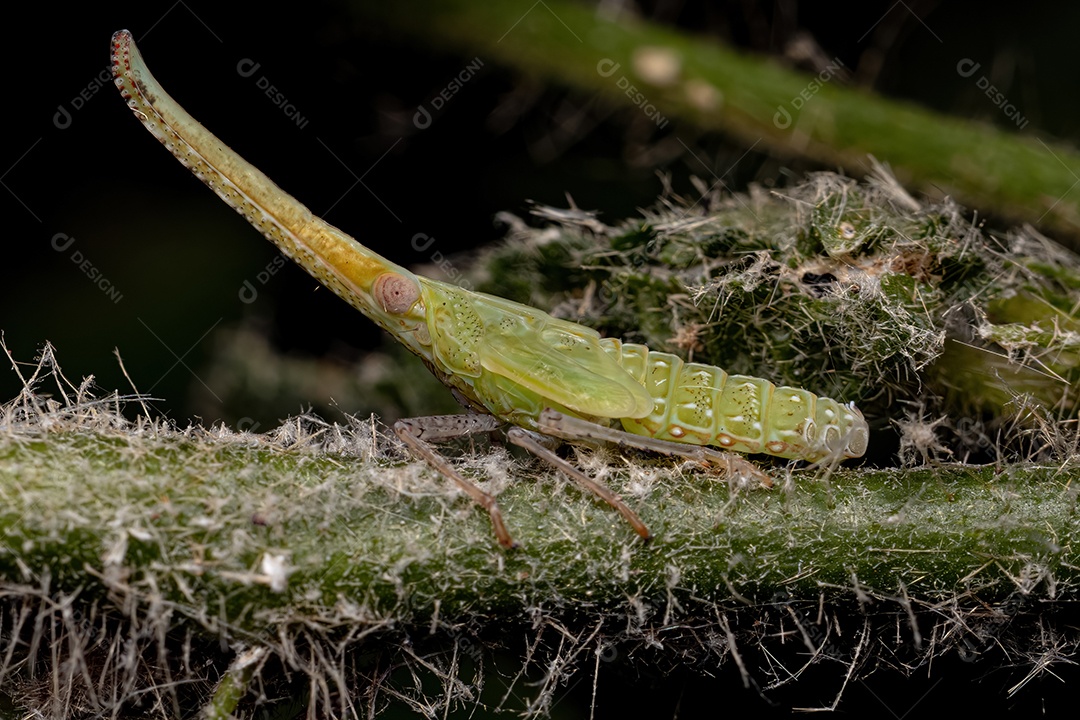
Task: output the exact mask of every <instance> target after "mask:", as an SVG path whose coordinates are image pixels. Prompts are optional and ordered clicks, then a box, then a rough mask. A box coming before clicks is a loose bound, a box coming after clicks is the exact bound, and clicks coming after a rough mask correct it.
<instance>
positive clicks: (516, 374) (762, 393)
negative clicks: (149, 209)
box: [112, 30, 868, 547]
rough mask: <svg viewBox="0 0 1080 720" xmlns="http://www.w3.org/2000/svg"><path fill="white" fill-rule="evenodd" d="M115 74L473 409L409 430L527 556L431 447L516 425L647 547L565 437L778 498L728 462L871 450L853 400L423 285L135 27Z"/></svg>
mask: <svg viewBox="0 0 1080 720" xmlns="http://www.w3.org/2000/svg"><path fill="white" fill-rule="evenodd" d="M112 62H113V73H114V75H115V81H116V85H117V87H118V88H119V89H120V92H121V94H122V95H123V96H124V98H125V99H126V100H127V103H128V105H129V107H131V109H132V110H133V111H134V112H135V115H136V116H137V117H138V118H139V120H140V121H142V123H143V125H145V126H146V128H147V129H148V130H149V131H150V132H151V133H152V134H153V135H154V137H156V138H157V139H158V140H160V141H161V142H162V143H163V144H164V145H165V147H166V148H168V149H169V151H170V152H172V154H173V155H175V156H176V158H177V159H178V160H179V161H180V162H181V163H182V164H183V165H184V166H185V167H187V168H188V169H189V170H191V171H192V172H193V173H195V175H196V176H197V177H198V178H199V179H201V180H202V181H203V182H204V183H206V184H207V185H208V186H209V187H210V188H211V189H212V190H213V191H214V192H216V193H217V194H218V196H220V197H221V199H222V200H224V201H225V202H227V203H228V204H229V205H231V206H232V207H233V208H234V209H235V210H237V211H238V212H239V213H240V214H241V215H243V216H244V217H245V218H247V220H248V221H249V222H250V223H251V224H252V225H254V226H255V227H256V228H258V229H259V230H260V231H261V232H262V233H263V234H264V235H265V236H266V237H267V238H269V239H270V241H271V242H273V243H274V244H275V245H277V247H278V248H279V249H280V250H281V252H282V253H284V254H285V255H286V256H287V257H289V258H291V259H292V260H293V261H294V262H296V263H297V264H299V265H300V266H301V267H303V268H304V269H305V270H307V271H308V272H309V273H310V274H311V275H312V276H314V277H315V279H317V280H318V281H319V282H321V283H322V284H323V285H325V286H326V287H327V288H329V289H330V290H332V291H333V292H334V293H336V294H337V295H339V296H340V297H341V298H343V299H344V300H345V301H346V302H348V303H349V304H350V305H352V306H353V307H355V308H356V309H357V310H359V311H360V312H362V313H363V314H364V315H366V316H367V317H369V318H371V319H372V320H373V321H374V322H376V323H377V324H378V325H380V326H381V327H382V328H383V329H384V330H386V331H387V332H389V333H390V334H392V335H393V336H394V337H395V338H396V339H397V340H398V341H399V342H401V343H402V344H404V345H405V346H406V347H407V348H408V349H409V350H411V351H412V352H413V353H415V354H416V355H418V356H419V357H420V358H421V359H422V360H423V361H424V363H425V364H426V365H427V366H428V368H429V369H430V370H431V371H432V372H433V373H434V374H435V375H436V377H438V378H439V379H440V380H441V381H442V382H443V383H445V384H446V385H447V387H449V388H450V390H451V392H452V393H453V394H454V397H456V398H457V400H458V401H459V402H461V403H462V405H464V406H465V407H466V408H468V409H469V410H470V411H472V412H470V413H469V414H463V415H446V416H439V417H425V418H414V419H410V420H401V421H399V422H397V423H396V424H395V426H394V430H395V432H396V433H397V435H398V436H399V437H400V438H401V439H402V440H403V441H404V442H405V443H407V444H408V445H409V446H410V447H411V448H412V449H413V450H414V451H415V452H416V453H417V454H418V455H420V456H421V457H423V458H424V459H426V460H427V461H428V462H429V463H430V464H431V465H432V466H433V467H435V468H436V469H437V470H439V471H440V472H441V473H442V474H443V475H445V476H446V477H448V478H449V479H451V480H453V481H454V482H455V483H456V484H457V485H458V486H459V487H460V488H461V489H462V490H464V491H465V492H466V493H468V494H469V495H470V496H471V497H472V499H473V500H475V501H476V502H477V503H478V504H480V505H481V506H482V507H484V508H485V509H486V510H487V511H488V513H489V515H490V516H491V522H492V524H493V525H494V528H495V534H496V537H497V538H498V541H499V543H500V544H502V545H503V546H505V547H512V546H514V544H515V543H514V541H513V539H512V538H511V535H510V533H509V531H508V530H507V529H506V525H505V523H504V522H503V519H502V513H501V512H500V511H499V506H498V504H497V503H496V501H495V498H494V497H492V496H491V495H489V494H488V493H486V492H484V491H482V490H481V489H480V488H478V487H476V486H475V485H474V484H473V483H471V482H470V481H469V480H467V479H465V478H464V477H462V476H461V475H460V474H459V473H458V472H457V471H456V470H455V469H454V468H453V467H452V466H451V465H450V464H449V463H448V462H447V461H446V459H445V458H443V457H442V456H441V455H439V454H438V452H436V450H435V449H434V448H433V447H432V444H431V443H433V442H439V441H442V440H447V439H451V438H456V437H462V436H465V435H469V434H472V433H479V432H488V431H492V430H495V429H498V428H499V427H501V426H505V425H507V424H509V425H511V426H512V427H511V428H510V429H509V430H508V431H507V437H508V439H509V440H510V441H511V442H513V443H514V444H516V445H519V446H521V447H524V448H526V449H527V450H529V451H530V452H532V453H534V454H535V455H537V456H538V457H540V458H542V459H544V460H545V461H547V462H549V463H551V464H552V465H554V466H555V467H557V468H559V469H560V470H562V471H563V472H564V473H566V474H567V475H568V476H570V477H571V478H572V479H573V480H575V481H576V482H578V483H579V484H580V485H582V486H583V487H584V488H586V489H588V490H589V491H590V492H593V493H595V494H596V495H597V496H599V497H600V498H602V499H603V500H605V501H606V502H608V503H609V504H611V505H612V507H614V508H615V509H616V510H618V511H619V512H620V513H621V514H622V515H623V516H624V517H625V518H626V519H627V521H629V523H630V524H631V525H632V526H633V528H634V530H635V531H636V532H637V533H638V534H639V535H641V536H642V537H643V538H649V537H650V533H649V530H648V528H647V527H646V526H645V524H644V523H643V522H642V521H641V520H640V519H639V518H638V516H637V514H635V513H634V511H633V510H631V509H630V508H629V507H628V506H627V505H626V504H625V503H623V501H622V500H621V499H620V498H619V497H618V496H617V495H615V494H614V493H613V492H611V491H610V490H608V489H607V488H605V487H604V486H603V485H600V484H599V483H597V482H595V481H594V480H592V479H590V478H589V477H587V476H586V475H584V474H583V473H582V472H581V471H579V470H577V469H576V468H574V467H573V466H572V465H570V464H569V463H567V462H566V461H565V460H563V459H562V458H560V457H559V456H558V455H556V454H555V453H554V452H552V450H551V449H550V447H549V445H550V444H551V443H550V442H549V439H550V438H551V437H556V438H561V439H564V440H569V441H578V442H580V441H590V440H592V441H607V442H615V443H621V444H624V445H629V446H633V447H638V448H643V449H646V450H653V451H658V452H661V453H666V454H669V455H678V456H682V457H688V458H692V459H695V460H699V461H701V462H703V463H709V464H712V465H716V466H719V467H721V468H723V469H724V470H725V471H726V472H728V473H729V474H731V475H733V476H740V477H742V478H744V479H749V480H755V481H757V482H760V483H762V484H766V485H768V484H771V483H770V481H769V479H768V476H767V475H765V473H764V472H762V471H761V470H760V469H758V468H757V467H756V466H755V465H753V464H752V463H751V462H750V461H748V460H746V459H744V458H742V457H741V456H738V455H734V454H732V453H730V452H726V451H728V450H735V451H738V452H742V453H769V454H772V455H777V456H779V457H784V458H792V459H802V460H808V461H819V460H824V459H833V460H842V459H845V458H855V457H860V456H861V455H862V454H863V453H864V452H865V451H866V446H867V441H868V428H867V424H866V420H865V419H863V416H862V414H861V413H860V412H859V410H858V409H857V408H856V407H855V405H854V404H853V403H848V404H842V403H838V402H836V401H835V400H831V399H829V398H825V397H818V396H816V395H814V394H813V393H810V392H808V391H806V390H801V389H799V388H792V387H776V386H775V385H773V384H772V383H771V382H769V381H767V380H762V379H760V378H753V377H746V376H743V375H728V374H727V373H726V372H724V371H723V370H721V369H720V368H717V367H713V366H710V365H702V364H697V363H686V362H683V361H682V360H681V359H680V358H679V357H677V356H675V355H672V354H670V353H664V352H656V351H653V350H649V349H648V348H647V347H645V346H644V345H635V344H630V343H622V342H620V341H619V340H616V339H611V338H601V337H600V335H599V334H598V333H597V332H596V331H595V330H592V329H590V328H587V327H585V326H583V325H578V324H577V323H572V322H568V321H566V320H560V319H557V318H554V317H551V316H550V315H548V314H547V313H545V312H542V311H540V310H537V309H535V308H531V307H528V306H527V305H522V304H519V303H515V302H511V301H509V300H504V299H502V298H499V297H495V296H492V295H487V294H484V293H477V292H471V291H468V290H464V289H462V288H460V287H456V286H454V285H450V284H448V283H443V282H439V281H436V280H430V279H428V278H425V277H421V276H419V275H414V274H413V273H411V272H409V271H408V270H406V269H405V268H403V267H401V266H400V265H396V264H394V263H392V262H390V261H389V260H387V259H385V258H383V257H381V256H379V255H378V254H376V253H374V252H372V251H371V250H369V249H368V248H366V247H364V246H363V245H361V244H359V243H358V242H357V241H356V240H354V239H353V238H351V237H349V236H348V235H346V234H345V233H343V232H341V231H340V230H338V229H337V228H335V227H333V226H332V225H329V224H328V223H326V222H324V221H322V220H321V219H319V218H317V217H315V216H314V215H312V213H311V211H309V210H308V209H307V208H306V207H305V206H304V205H302V204H300V203H299V202H298V201H297V200H296V199H295V198H293V197H292V196H290V195H288V194H287V193H285V192H284V191H282V190H281V188H279V187H278V186H277V185H275V184H274V183H273V182H272V181H271V180H270V179H269V178H268V177H266V176H265V175H264V174H263V173H261V172H260V171H259V170H258V169H257V168H255V167H254V166H252V165H251V164H249V163H248V162H246V161H245V160H244V159H243V158H241V157H240V156H239V155H237V154H236V153H235V152H233V151H232V150H230V149H229V148H228V147H227V146H226V145H225V144H224V143H222V142H221V141H220V140H218V139H217V138H216V137H215V136H214V135H213V134H211V133H210V132H209V131H208V130H206V128H204V127H203V126H202V125H200V124H199V123H198V122H196V121H195V119H194V118H192V117H191V116H190V115H188V113H187V112H185V111H184V109H183V108H182V107H180V105H179V104H177V103H176V101H174V100H173V99H172V98H170V97H169V95H168V94H166V93H165V91H164V90H163V89H162V88H161V86H160V85H158V83H157V81H156V80H155V79H154V77H153V75H151V74H150V71H149V70H148V69H147V67H146V65H145V64H144V62H143V59H142V56H141V55H140V54H139V51H138V49H137V48H136V47H135V43H134V41H133V40H132V37H131V34H130V33H129V32H128V31H126V30H121V31H120V32H117V33H116V34H115V35H114V36H113V39H112ZM616 426H621V428H619V427H616ZM710 446H716V447H718V448H722V449H723V450H718V449H715V448H713V447H710Z"/></svg>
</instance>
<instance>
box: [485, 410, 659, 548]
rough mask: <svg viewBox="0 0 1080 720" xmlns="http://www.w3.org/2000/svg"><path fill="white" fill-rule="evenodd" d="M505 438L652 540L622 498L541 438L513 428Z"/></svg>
mask: <svg viewBox="0 0 1080 720" xmlns="http://www.w3.org/2000/svg"><path fill="white" fill-rule="evenodd" d="M506 438H507V439H508V440H509V441H510V442H512V443H514V444H515V445H517V446H518V447H521V448H525V449H526V450H528V451H529V452H531V453H532V454H533V455H535V456H536V457H538V458H540V459H541V460H543V461H544V462H546V463H548V464H549V465H552V466H554V467H556V468H558V469H559V470H561V471H562V472H563V473H564V474H565V475H567V476H568V477H569V478H570V479H571V480H573V481H574V482H576V483H577V484H578V485H580V486H581V487H583V488H584V489H586V490H588V491H589V492H591V493H592V494H594V495H596V496H597V497H598V498H600V499H601V500H603V501H604V502H606V503H607V504H608V505H610V506H611V507H613V508H615V509H616V510H618V511H619V514H620V515H622V516H623V517H624V518H626V521H627V522H628V523H630V526H631V527H633V528H634V532H636V533H637V534H638V535H640V536H641V537H642V538H644V539H645V540H650V539H651V538H652V533H650V532H649V528H648V527H646V526H645V523H643V522H642V521H641V518H639V517H638V516H637V513H635V512H634V511H633V510H631V509H630V507H629V506H628V505H627V504H626V503H624V502H623V501H622V498H620V497H619V496H618V495H616V494H615V493H613V492H612V491H611V490H610V489H609V488H607V487H605V486H604V485H601V484H600V483H598V482H597V481H596V480H593V479H592V478H590V477H589V476H588V475H586V474H585V473H583V472H581V471H580V470H578V469H577V468H576V467H574V466H573V465H571V464H570V463H568V462H566V461H565V460H563V459H562V458H561V457H559V456H558V455H556V454H555V453H554V452H552V451H551V450H550V449H548V448H547V447H545V446H544V443H543V442H541V439H542V438H543V436H540V437H539V438H538V437H537V435H536V433H531V432H529V431H528V430H525V429H523V428H519V427H514V428H510V429H509V430H508V431H507V432H506Z"/></svg>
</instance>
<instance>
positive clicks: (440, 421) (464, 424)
mask: <svg viewBox="0 0 1080 720" xmlns="http://www.w3.org/2000/svg"><path fill="white" fill-rule="evenodd" d="M502 424H503V422H502V421H501V420H499V419H498V418H497V417H495V416H493V415H433V416H431V417H419V418H409V419H406V420H398V421H397V422H396V423H394V432H395V433H397V436H398V437H399V438H401V440H402V442H404V443H405V444H406V445H408V446H409V447H410V448H412V450H413V452H415V453H416V454H417V455H419V456H420V457H422V458H424V460H426V461H427V462H428V464H429V465H431V467H433V468H435V469H436V470H438V471H439V472H440V473H442V474H443V475H444V476H446V477H448V478H450V479H451V480H453V481H454V482H455V483H456V484H457V486H458V487H459V488H461V489H462V490H464V491H465V492H466V493H468V495H469V497H471V498H472V499H473V501H474V502H475V503H476V504H477V505H479V506H480V507H482V508H484V509H485V510H487V512H488V515H490V516H491V524H492V525H493V526H494V528H495V537H496V538H498V540H499V544H500V545H502V546H503V547H506V548H512V547H517V543H515V542H514V539H513V538H512V537H510V532H509V531H508V530H507V529H506V523H504V522H503V518H502V511H501V510H499V504H498V503H497V502H496V501H495V498H494V497H493V496H492V495H489V494H488V493H486V492H484V491H483V490H481V489H480V488H478V487H476V485H474V484H472V483H471V482H469V481H468V480H466V479H465V478H464V477H462V476H461V474H460V473H459V472H458V471H457V470H455V469H454V468H453V466H452V465H451V464H450V463H449V462H448V461H447V460H446V458H444V457H443V456H442V455H440V454H439V453H438V452H436V450H435V448H433V447H432V446H431V444H430V443H432V442H439V441H441V440H453V439H455V438H460V437H467V436H469V435H473V434H475V433H478V432H490V431H492V430H495V429H497V428H498V427H499V426H500V425H502Z"/></svg>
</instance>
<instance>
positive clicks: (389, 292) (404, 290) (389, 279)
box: [371, 272, 420, 315]
mask: <svg viewBox="0 0 1080 720" xmlns="http://www.w3.org/2000/svg"><path fill="white" fill-rule="evenodd" d="M371 295H372V297H373V298H375V302H377V303H378V304H379V307H380V308H382V309H383V310H384V311H385V312H388V313H390V314H391V315H403V314H404V313H407V312H408V311H409V308H411V307H412V306H413V305H414V304H416V301H417V300H419V299H420V286H419V285H417V284H416V281H415V280H412V279H411V278H407V277H405V276H404V275H402V274H400V273H396V272H387V273H383V274H382V275H380V276H379V277H377V278H375V283H374V284H373V285H372V286H371Z"/></svg>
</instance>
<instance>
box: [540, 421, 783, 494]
mask: <svg viewBox="0 0 1080 720" xmlns="http://www.w3.org/2000/svg"><path fill="white" fill-rule="evenodd" d="M538 425H539V427H540V430H541V431H542V432H545V433H547V434H549V435H554V436H555V437H560V438H563V439H564V440H571V441H573V440H578V441H580V440H597V441H601V442H610V443H615V444H617V445H624V446H627V447H635V448H638V449H639V450H652V451H654V452H659V453H663V454H665V455H677V456H679V457H684V458H689V459H691V460H697V461H698V462H701V463H707V464H710V465H715V466H718V467H721V468H723V469H724V473H725V474H726V475H727V476H728V477H729V478H732V479H736V480H742V481H747V482H751V483H755V482H756V483H758V484H761V485H764V486H765V487H772V485H773V481H772V479H771V478H770V477H769V476H768V475H766V474H765V473H764V472H763V471H762V470H761V469H759V468H758V467H757V466H756V465H754V464H753V463H752V462H750V461H749V460H747V459H746V458H744V457H742V456H741V455H736V454H735V453H729V452H723V451H722V450H714V449H713V448H710V447H705V446H703V445H684V444H682V443H677V442H671V441H670V440H657V439H656V438H651V437H648V436H646V435H634V434H633V433H628V432H626V431H625V430H618V429H616V428H611V427H606V426H604V425H597V424H596V423H593V422H589V421H588V420H582V419H581V418H575V417H570V416H569V415H564V414H562V413H560V412H556V411H554V410H551V409H546V410H544V411H543V412H541V413H540V419H539V422H538Z"/></svg>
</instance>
